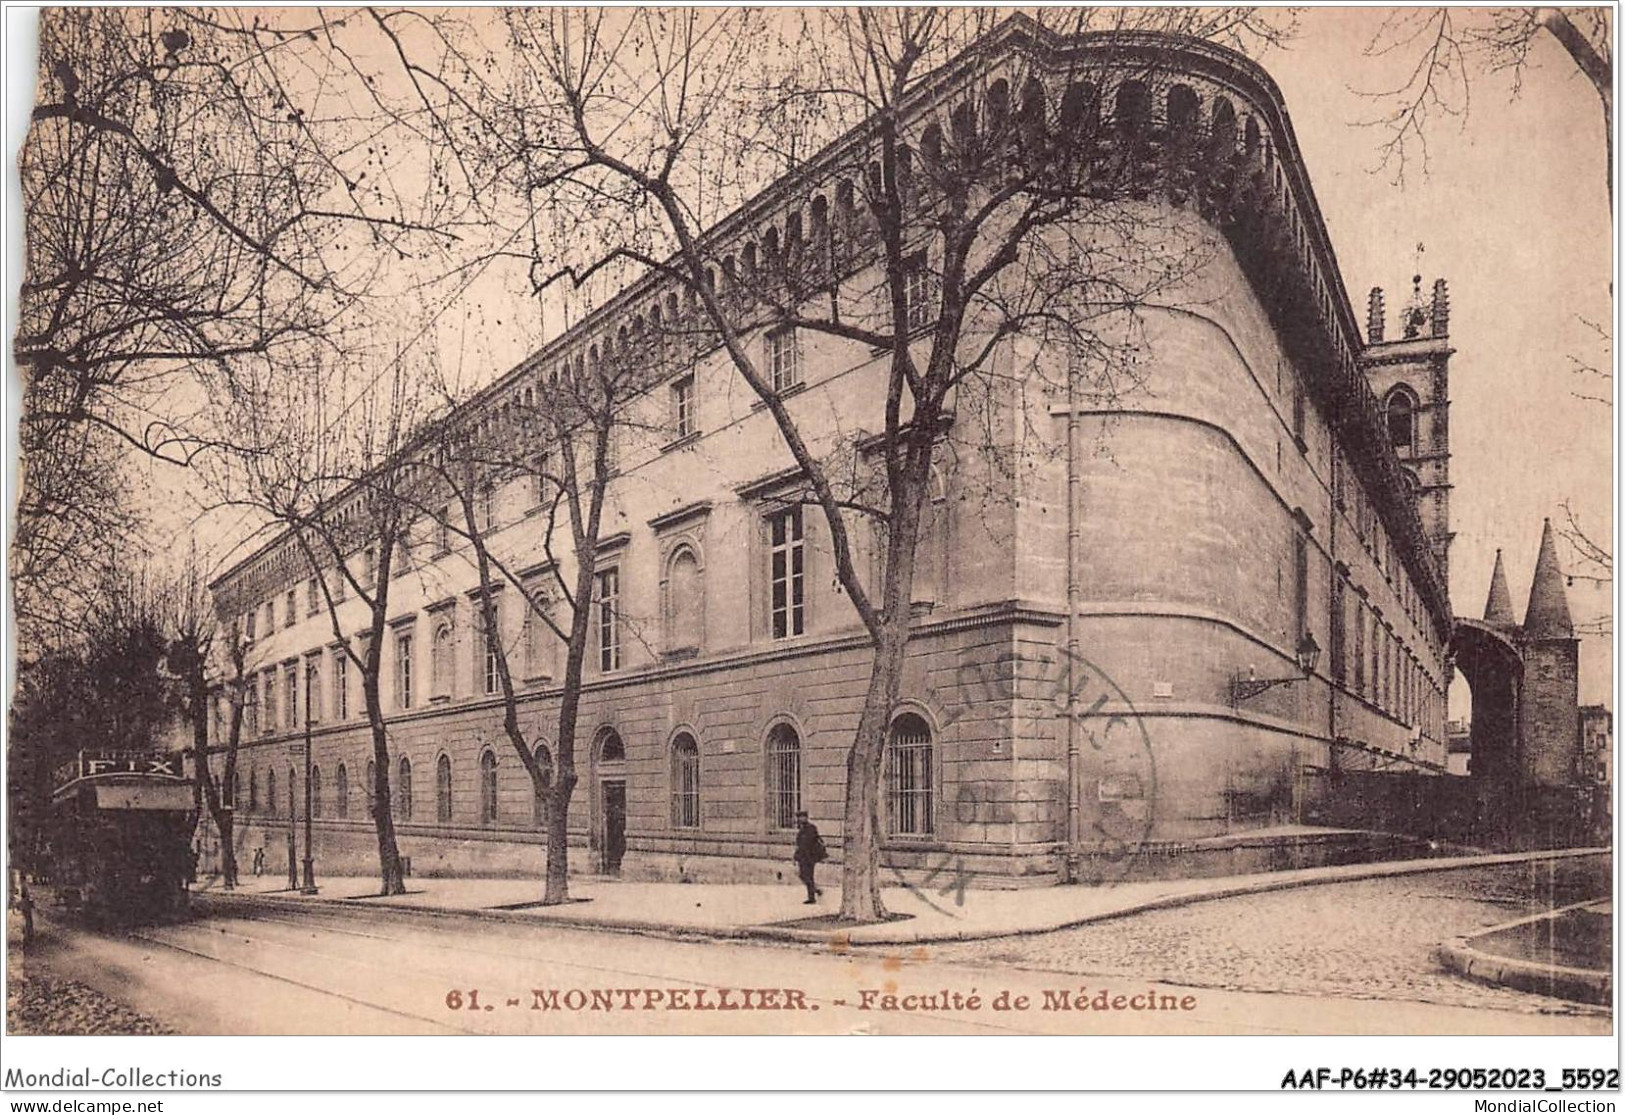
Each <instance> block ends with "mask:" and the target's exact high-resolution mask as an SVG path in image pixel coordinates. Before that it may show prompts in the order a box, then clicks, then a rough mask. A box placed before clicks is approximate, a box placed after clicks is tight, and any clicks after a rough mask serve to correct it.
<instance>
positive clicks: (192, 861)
mask: <svg viewBox="0 0 1625 1115" xmlns="http://www.w3.org/2000/svg"><path fill="white" fill-rule="evenodd" d="M197 861H198V846H197V845H196V844H193V845H192V846H191V847H190V848H188V849H187V850H186V885H187V886H189V887H194V886H197Z"/></svg>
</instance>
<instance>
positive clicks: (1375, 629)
mask: <svg viewBox="0 0 1625 1115" xmlns="http://www.w3.org/2000/svg"><path fill="white" fill-rule="evenodd" d="M1371 703H1372V704H1374V705H1379V704H1381V703H1382V621H1381V619H1380V618H1379V617H1378V616H1377V615H1376V614H1375V613H1372V616H1371Z"/></svg>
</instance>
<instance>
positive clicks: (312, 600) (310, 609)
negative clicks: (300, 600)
mask: <svg viewBox="0 0 1625 1115" xmlns="http://www.w3.org/2000/svg"><path fill="white" fill-rule="evenodd" d="M305 597H306V599H305V611H306V613H307V614H308V615H315V614H316V613H317V612H319V611H321V607H322V590H321V585H320V583H319V582H318V581H317V579H316V578H315V577H312V578H311V579H310V584H308V585H307V586H305Z"/></svg>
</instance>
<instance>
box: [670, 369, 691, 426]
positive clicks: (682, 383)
mask: <svg viewBox="0 0 1625 1115" xmlns="http://www.w3.org/2000/svg"><path fill="white" fill-rule="evenodd" d="M671 419H672V425H673V426H675V427H676V429H677V435H676V436H677V437H680V438H685V437H688V436H689V435H690V434H692V433H694V431H695V429H696V426H695V418H694V377H693V376H692V375H686V376H683V377H682V378H680V379H678V380H677V381H676V382H674V383H673V384H672V385H671Z"/></svg>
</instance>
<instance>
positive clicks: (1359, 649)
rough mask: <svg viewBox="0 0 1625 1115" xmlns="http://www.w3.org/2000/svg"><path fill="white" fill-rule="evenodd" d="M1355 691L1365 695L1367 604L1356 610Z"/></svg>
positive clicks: (1358, 606)
mask: <svg viewBox="0 0 1625 1115" xmlns="http://www.w3.org/2000/svg"><path fill="white" fill-rule="evenodd" d="M1354 692H1356V693H1358V694H1359V695H1360V696H1362V697H1363V696H1365V605H1363V604H1357V605H1355V611H1354Z"/></svg>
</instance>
